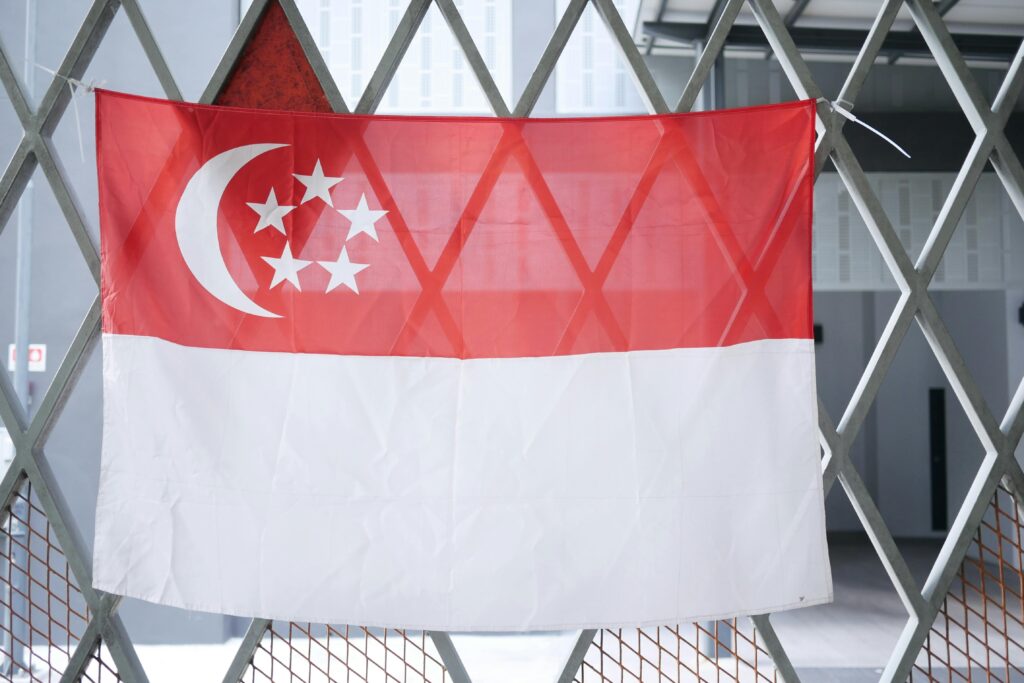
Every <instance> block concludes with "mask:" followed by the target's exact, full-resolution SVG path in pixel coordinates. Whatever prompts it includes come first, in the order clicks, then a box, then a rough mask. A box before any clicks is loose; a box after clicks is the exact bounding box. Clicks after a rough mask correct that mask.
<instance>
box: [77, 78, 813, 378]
mask: <svg viewBox="0 0 1024 683" xmlns="http://www.w3.org/2000/svg"><path fill="white" fill-rule="evenodd" d="M813 144H814V105H813V102H811V101H803V102H794V103H788V104H781V105H772V106H767V107H754V108H748V109H738V110H726V111H719V112H708V113H697V114H678V115H661V116H629V117H612V118H586V119H578V118H573V119H494V118H463V117H418V116H414V117H404V116H359V115H343V114H337V115H336V114H308V113H292V112H273V111H259V110H248V109H236V108H230V107H213V106H201V105H193V104H183V103H177V102H168V101H163V100H156V99H148V98H142V97H136V96H131V95H123V94H119V93H113V92H106V91H98V92H97V145H98V149H99V160H98V165H99V187H100V223H101V241H102V245H101V247H102V248H101V252H102V280H103V282H102V292H103V330H104V331H105V332H108V333H114V334H131V335H145V336H153V337H159V338H162V339H166V340H169V341H172V342H175V343H179V344H183V345H188V346H199V347H213V348H228V349H247V350H253V351H286V352H303V353H332V354H352V355H405V356H445V357H458V358H483V357H519V356H550V355H560V354H577V353H595V352H607V351H627V350H647V349H668V348H679V347H708V346H723V345H730V344H736V343H740V342H747V341H753V340H758V339H779V338H810V337H811V334H812V331H811V328H812V317H811V316H812V313H811V259H810V252H811V218H812V210H811V204H812V191H813V190H812V185H813Z"/></svg>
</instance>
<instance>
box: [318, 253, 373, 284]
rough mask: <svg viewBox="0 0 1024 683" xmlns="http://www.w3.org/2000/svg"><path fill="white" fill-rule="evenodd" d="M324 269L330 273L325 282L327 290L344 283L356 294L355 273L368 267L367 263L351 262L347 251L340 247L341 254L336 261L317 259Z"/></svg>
mask: <svg viewBox="0 0 1024 683" xmlns="http://www.w3.org/2000/svg"><path fill="white" fill-rule="evenodd" d="M317 263H319V264H320V265H321V266H323V268H324V270H326V271H327V272H328V273H330V274H331V281H330V282H328V283H327V291H328V292H329V291H331V290H332V289H334V288H335V287H337V286H338V285H345V286H346V287H348V288H349V289H351V290H352V291H353V292H355V293H356V294H358V293H359V287H358V286H357V285H356V273H358V272H360V271H362V270H364V269H366V268H369V267H370V264H368V263H352V261H350V260H349V258H348V251H346V249H345V247H342V248H341V255H340V256H339V257H338V260H337V261H317Z"/></svg>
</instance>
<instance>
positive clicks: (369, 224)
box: [338, 194, 387, 242]
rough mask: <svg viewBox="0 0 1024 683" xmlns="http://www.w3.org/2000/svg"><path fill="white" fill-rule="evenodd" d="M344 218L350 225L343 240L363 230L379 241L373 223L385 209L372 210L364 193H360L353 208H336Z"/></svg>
mask: <svg viewBox="0 0 1024 683" xmlns="http://www.w3.org/2000/svg"><path fill="white" fill-rule="evenodd" d="M338 213H340V214H341V215H342V216H344V217H345V218H347V219H349V221H351V222H352V225H351V227H349V229H348V237H346V238H345V241H348V240H350V239H352V238H353V237H355V236H356V235H358V234H359V233H361V232H365V233H366V234H367V235H369V236H370V237H372V238H373V240H374V241H375V242H379V241H380V240H378V239H377V228H375V227H373V224H374V223H376V222H377V221H379V220H380V219H381V218H383V217H384V214H386V213H387V211H378V210H373V209H371V208H370V207H369V206H367V204H366V195H365V194H363V195H360V197H359V205H358V206H357V207H356V208H354V209H338Z"/></svg>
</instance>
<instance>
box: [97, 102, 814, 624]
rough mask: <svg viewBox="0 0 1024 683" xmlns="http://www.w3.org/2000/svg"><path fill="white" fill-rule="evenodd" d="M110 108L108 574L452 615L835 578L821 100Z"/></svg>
mask: <svg viewBox="0 0 1024 683" xmlns="http://www.w3.org/2000/svg"><path fill="white" fill-rule="evenodd" d="M97 108H98V116H97V118H98V121H97V139H98V149H99V164H98V165H99V184H100V218H101V238H102V239H101V242H102V245H101V251H102V302H103V378H104V406H103V412H104V433H103V454H102V471H101V477H100V493H99V502H98V506H97V519H96V538H95V557H94V573H93V580H94V583H95V586H96V587H97V588H99V589H102V590H104V591H109V592H111V593H116V594H120V595H126V596H132V597H136V598H141V599H144V600H150V601H153V602H159V603H163V604H167V605H174V606H178V607H184V608H189V609H198V610H207V611H215V612H222V613H228V614H237V615H247V616H256V617H265V618H272V619H284V620H295V621H314V622H331V623H347V624H360V625H367V626H388V627H403V628H415V629H421V628H422V629H436V630H445V631H448V630H475V631H526V630H539V629H553V628H588V627H589V628H594V627H627V626H642V625H672V624H677V623H680V622H689V621H695V620H698V619H710V618H719V617H728V616H734V615H741V614H759V613H764V612H771V611H775V610H782V609H787V608H791V607H797V606H804V605H812V604H817V603H821V602H824V601H827V600H829V599H830V598H831V579H830V573H829V565H828V555H827V549H826V545H825V534H824V512H823V501H822V485H821V476H820V467H821V463H820V458H819V446H818V436H817V414H816V402H815V391H814V382H815V380H814V348H813V340H812V309H811V260H810V248H811V216H812V211H811V201H812V182H813V178H812V174H813V142H814V106H813V102H808V101H804V102H794V103H787V104H781V105H773V106H769V107H759V108H750V109H740V110H732V111H721V112H709V113H701V114H683V115H662V116H630V117H615V118H589V119H529V120H524V119H504V120H503V119H494V118H455V117H453V118H442V117H393V116H357V115H322V114H303V113H289V112H273V111H254V110H243V109H231V108H224V107H210V106H199V105H192V104H183V103H178V102H167V101H162V100H155V99H148V98H141V97H135V96H130V95H122V94H118V93H113V92H103V91H100V92H98V94H97Z"/></svg>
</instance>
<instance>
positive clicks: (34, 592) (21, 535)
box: [0, 480, 89, 683]
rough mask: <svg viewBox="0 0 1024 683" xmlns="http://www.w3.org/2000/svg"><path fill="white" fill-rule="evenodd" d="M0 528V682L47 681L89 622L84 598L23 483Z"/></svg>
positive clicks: (64, 662) (29, 488)
mask: <svg viewBox="0 0 1024 683" xmlns="http://www.w3.org/2000/svg"><path fill="white" fill-rule="evenodd" d="M2 519H3V525H2V526H0V680H12V679H13V680H25V681H32V682H33V683H35V682H37V681H38V682H43V681H46V682H49V681H51V680H54V681H55V680H57V679H58V678H60V676H61V674H62V673H63V672H64V667H65V666H67V662H68V659H69V658H70V656H71V653H72V652H73V651H74V648H75V645H76V644H77V643H78V640H79V639H80V638H81V635H82V633H83V632H84V631H85V627H86V624H87V623H88V621H89V614H88V610H87V609H86V605H85V599H84V598H83V597H82V594H81V592H79V590H78V586H77V584H76V583H75V579H74V577H73V576H72V574H71V569H70V567H68V563H67V560H66V558H65V557H64V553H63V552H62V551H61V549H60V546H59V545H58V543H57V539H56V537H55V535H54V533H53V529H52V528H51V527H50V522H49V520H47V518H46V514H45V513H44V512H43V510H42V507H40V504H39V500H38V499H37V498H36V495H35V493H33V491H32V485H31V484H30V483H29V482H28V481H27V480H26V481H25V482H23V483H22V485H21V486H20V487H19V488H18V489H17V490H16V492H15V493H14V495H13V496H12V497H11V500H10V503H9V505H8V507H7V508H6V509H5V510H3V514H2Z"/></svg>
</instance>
